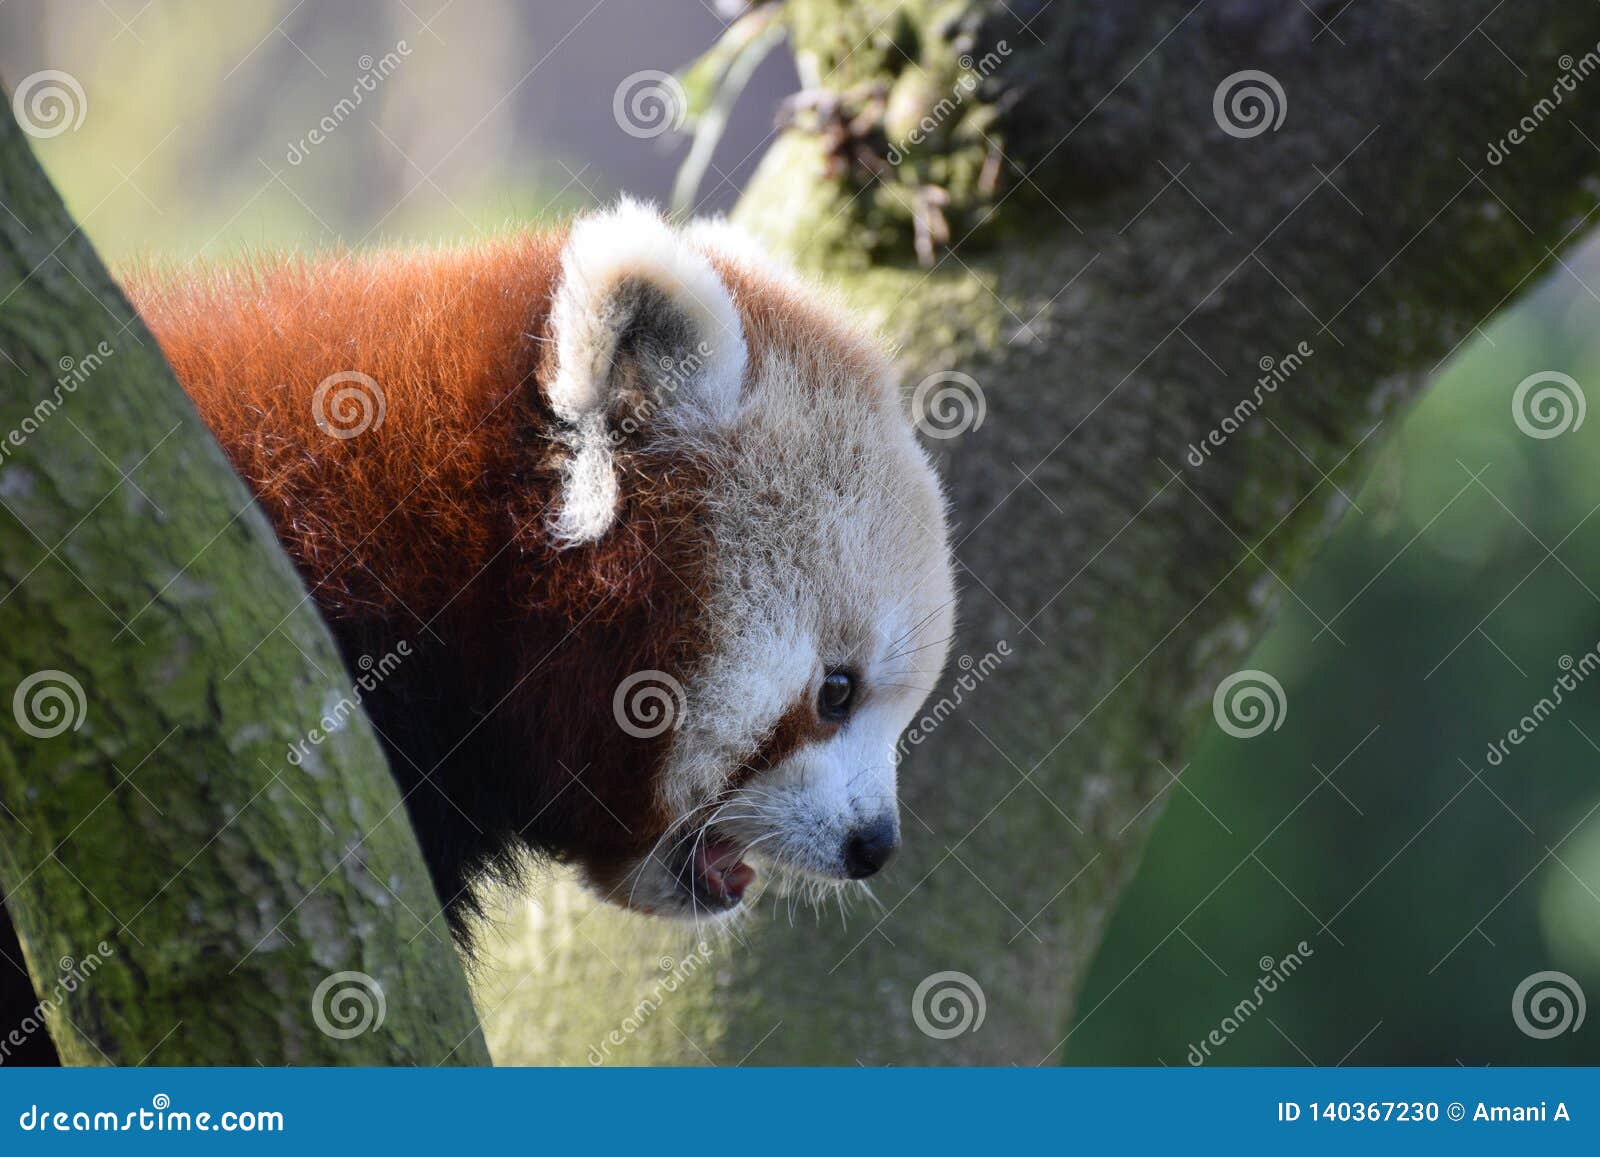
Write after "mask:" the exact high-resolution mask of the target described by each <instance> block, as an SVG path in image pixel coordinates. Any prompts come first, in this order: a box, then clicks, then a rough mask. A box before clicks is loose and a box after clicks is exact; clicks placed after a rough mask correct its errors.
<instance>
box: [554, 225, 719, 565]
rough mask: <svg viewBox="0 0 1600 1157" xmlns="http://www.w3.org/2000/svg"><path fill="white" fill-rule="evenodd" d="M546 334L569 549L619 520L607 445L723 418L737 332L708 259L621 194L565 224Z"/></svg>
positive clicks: (561, 520) (559, 533)
mask: <svg viewBox="0 0 1600 1157" xmlns="http://www.w3.org/2000/svg"><path fill="white" fill-rule="evenodd" d="M550 337H551V341H552V343H553V345H554V352H555V359H554V372H553V373H551V374H550V375H549V380H548V381H547V382H546V383H545V385H544V392H545V398H546V400H547V401H548V402H549V404H550V408H551V409H552V410H553V411H555V414H556V416H557V417H558V418H560V419H561V421H562V422H563V423H565V425H566V426H567V430H566V431H565V440H566V441H567V442H568V443H569V445H570V446H571V450H572V454H571V457H570V459H569V460H568V462H567V465H566V467H565V470H564V472H563V477H562V492H561V495H560V497H559V500H558V502H557V507H556V514H555V518H554V520H553V524H552V532H553V533H554V535H555V537H556V539H557V541H559V542H560V543H561V544H562V545H566V546H572V545H577V544H579V543H583V542H592V541H594V540H595V539H597V538H599V537H600V536H602V535H603V534H605V532H606V531H607V530H609V529H610V528H611V526H612V524H613V523H614V522H615V520H616V511H617V503H618V498H619V484H618V479H617V474H616V468H615V463H614V460H613V454H612V451H613V448H614V447H615V446H617V445H619V444H621V443H622V442H624V441H626V440H630V439H643V440H648V439H649V437H650V435H651V434H652V433H653V432H669V431H671V432H678V433H692V432H693V431H694V430H696V429H704V428H711V427H725V426H726V425H728V424H729V423H731V422H732V420H733V416H734V412H735V411H736V409H737V408H738V403H739V390H740V383H741V381H742V380H743V378H744V367H745V360H746V352H745V341H744V331H743V326H742V325H741V323H740V321H739V313H738V310H737V309H736V308H735V306H734V303H733V297H732V295H731V294H730V293H729V292H728V287H727V286H726V285H725V284H724V283H723V281H722V279H721V278H720V277H719V276H717V272H716V270H714V269H713V268H712V267H711V263H710V262H709V261H707V260H706V258H705V257H704V256H703V255H702V254H700V253H699V252H698V251H696V250H695V249H693V248H692V247H691V246H690V245H689V244H688V243H687V242H685V241H684V239H683V238H682V237H681V236H680V235H679V234H678V233H676V232H674V231H673V229H672V228H671V227H670V226H669V225H668V224H667V223H666V222H665V221H664V220H662V218H661V217H660V215H659V214H657V213H656V211H655V210H654V209H652V208H650V207H649V206H647V205H642V204H640V203H639V202H636V201H631V200H627V199H624V200H623V201H622V202H620V203H619V204H618V205H617V207H616V208H615V209H612V210H610V211H608V212H605V213H601V214H596V215H594V216H590V217H585V218H583V219H581V220H580V221H578V222H577V223H576V224H575V225H574V226H573V227H572V232H571V234H570V235H569V236H568V239H567V243H566V247H565V249H564V250H563V251H562V254H561V273H560V279H559V281H558V283H557V285H556V289H555V295H554V298H553V300H552V303H551V310H550Z"/></svg>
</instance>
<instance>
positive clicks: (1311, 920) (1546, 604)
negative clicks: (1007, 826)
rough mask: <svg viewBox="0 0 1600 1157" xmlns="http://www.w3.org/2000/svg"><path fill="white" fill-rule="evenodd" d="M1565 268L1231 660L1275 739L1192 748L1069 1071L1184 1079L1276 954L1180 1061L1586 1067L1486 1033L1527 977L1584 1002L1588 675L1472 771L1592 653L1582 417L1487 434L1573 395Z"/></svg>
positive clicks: (1589, 975)
mask: <svg viewBox="0 0 1600 1157" xmlns="http://www.w3.org/2000/svg"><path fill="white" fill-rule="evenodd" d="M1569 263H1570V265H1571V267H1572V268H1571V271H1570V272H1569V271H1568V270H1565V269H1563V268H1562V267H1561V266H1560V265H1558V264H1556V263H1555V262H1554V261H1552V262H1551V263H1550V266H1551V268H1550V269H1549V270H1546V271H1545V272H1546V274H1547V278H1546V280H1545V281H1544V283H1543V284H1542V285H1541V287H1540V288H1539V289H1538V290H1537V291H1536V292H1534V293H1532V294H1530V295H1529V296H1528V297H1527V298H1526V299H1525V300H1524V301H1522V302H1521V303H1520V304H1519V305H1517V306H1516V307H1515V308H1514V309H1512V310H1511V311H1510V312H1508V313H1507V314H1505V315H1503V316H1501V317H1499V318H1498V319H1496V320H1495V321H1493V322H1492V323H1491V324H1489V325H1487V326H1486V328H1485V330H1484V331H1483V332H1481V333H1480V334H1477V335H1474V338H1473V340H1472V341H1471V342H1469V343H1468V344H1466V345H1465V346H1464V347H1463V348H1462V350H1461V351H1460V353H1459V355H1458V357H1457V358H1456V360H1455V361H1454V362H1453V363H1452V364H1450V365H1449V366H1448V367H1447V368H1446V370H1445V372H1444V373H1443V374H1442V376H1441V377H1440V379H1439V380H1438V381H1437V382H1436V383H1435V384H1434V385H1433V386H1432V387H1431V388H1430V389H1429V391H1428V392H1427V393H1426V394H1425V395H1424V397H1423V398H1422V400H1421V401H1420V403H1418V404H1417V405H1416V406H1415V407H1414V408H1413V409H1412V410H1411V411H1410V412H1409V413H1407V414H1405V415H1403V416H1402V417H1401V418H1400V419H1398V420H1391V422H1390V423H1388V425H1389V426H1392V427H1395V428H1392V429H1385V430H1380V431H1379V435H1378V437H1379V438H1380V439H1382V440H1383V444H1382V447H1381V449H1380V450H1379V451H1378V453H1377V454H1376V455H1374V456H1373V457H1374V461H1373V463H1372V466H1371V468H1370V472H1369V474H1368V477H1367V478H1366V480H1365V482H1364V483H1363V484H1362V485H1361V486H1360V487H1359V489H1358V490H1355V491H1351V490H1350V486H1349V484H1348V483H1345V482H1343V481H1340V484H1341V485H1343V486H1345V489H1346V491H1347V493H1350V495H1351V497H1352V498H1353V499H1354V502H1355V508H1353V509H1351V510H1349V511H1348V512H1347V513H1346V515H1345V517H1344V521H1343V523H1342V524H1341V526H1340V528H1339V530H1338V532H1337V533H1336V534H1335V536H1334V537H1333V539H1332V540H1331V541H1330V542H1329V543H1328V545H1327V546H1326V547H1325V549H1324V550H1323V551H1322V553H1321V556H1320V557H1319V558H1318V559H1317V560H1315V562H1314V563H1313V564H1312V565H1311V566H1310V567H1309V568H1307V573H1306V574H1305V575H1304V576H1303V577H1302V578H1292V577H1291V578H1290V581H1291V583H1292V584H1293V585H1294V588H1295V593H1296V594H1298V596H1299V599H1296V598H1294V597H1293V596H1290V595H1288V594H1287V593H1283V592H1280V599H1281V611H1280V619H1279V623H1278V626H1277V627H1276V628H1275V629H1274V630H1273V632H1272V633H1271V634H1270V636H1269V637H1268V638H1267V639H1266V640H1265V641H1264V642H1263V644H1262V645H1261V647H1260V648H1259V649H1258V651H1257V653H1256V654H1255V656H1254V657H1253V658H1252V659H1251V661H1250V664H1249V665H1250V666H1252V667H1256V668H1260V669H1263V670H1266V671H1268V672H1271V673H1272V674H1274V675H1275V676H1276V677H1277V678H1278V679H1279V680H1280V681H1281V682H1282V684H1283V687H1284V690H1285V692H1286V695H1287V702H1288V709H1287V712H1286V713H1285V715H1284V720H1283V724H1282V726H1281V728H1280V729H1279V730H1277V731H1269V732H1267V733H1266V734H1263V735H1261V736H1260V737H1258V738H1254V739H1235V738H1231V737H1230V736H1228V735H1227V734H1225V733H1223V732H1222V731H1221V730H1220V729H1217V728H1212V730H1211V732H1210V734H1209V735H1208V736H1207V737H1206V739H1205V741H1204V742H1203V743H1202V745H1201V747H1200V749H1199V751H1198V752H1197V753H1196V756H1195V758H1194V760H1193V762H1192V763H1191V764H1190V766H1189V767H1188V768H1187V769H1186V770H1185V771H1183V773H1182V775H1181V779H1180V782H1179V785H1178V786H1172V787H1169V789H1168V792H1167V810H1166V813H1165V815H1164V816H1163V818H1162V819H1161V820H1160V821H1159V823H1158V825H1157V829H1156V832H1155V835H1154V838H1153V840H1152V842H1151V844H1150V846H1149V849H1148V851H1147V853H1146V856H1145V860H1144V863H1143V866H1142V868H1141V870H1140V873H1139V876H1138V878H1137V880H1136V882H1135V884H1134V886H1133V887H1132V888H1131V889H1130V890H1129V892H1128V893H1127V895H1126V896H1125V897H1124V899H1123V902H1122V906H1121V907H1120V908H1119V909H1118V912H1117V915H1116V917H1115V919H1114V921H1113V925H1112V928H1111V931H1110V932H1109V934H1108V937H1107V940H1106V943H1105V945H1104V947H1103V949H1102V951H1101V953H1100V955H1099V958H1098V959H1097V961H1096V964H1095V968H1094V971H1093V974H1092V976H1091V978H1090V981H1089V984H1088V987H1087V989H1086V991H1085V993H1084V995H1083V999H1082V1001H1081V1003H1080V1008H1079V1013H1078V1018H1077V1021H1076V1024H1075V1026H1074V1028H1073V1030H1072V1036H1071V1038H1070V1041H1069V1043H1068V1049H1067V1060H1068V1063H1073V1064H1142V1065H1154V1064H1168V1065H1179V1066H1181V1065H1184V1064H1187V1063H1192V1062H1191V1060H1190V1059H1189V1058H1190V1046H1191V1045H1198V1044H1199V1043H1200V1042H1201V1041H1202V1040H1203V1039H1204V1038H1205V1037H1206V1035H1207V1034H1208V1033H1209V1032H1210V1031H1211V1030H1212V1029H1213V1028H1216V1027H1217V1026H1218V1025H1219V1024H1220V1023H1221V1022H1222V1021H1223V1019H1224V1018H1225V1017H1228V1016H1230V1015H1231V1014H1232V1013H1233V1011H1234V1009H1235V1006H1236V1005H1238V1004H1239V1002H1240V1001H1241V1000H1244V999H1245V998H1247V997H1250V996H1251V994H1252V990H1253V988H1254V987H1255V984H1256V981H1257V979H1258V977H1259V976H1260V975H1261V971H1260V964H1261V962H1262V958H1271V960H1273V961H1278V960H1281V959H1283V957H1284V956H1285V955H1287V954H1288V953H1289V952H1291V951H1293V950H1294V949H1295V946H1296V945H1297V944H1298V942H1300V941H1302V940H1304V941H1306V942H1307V944H1308V946H1309V947H1310V948H1311V950H1312V954H1311V955H1309V956H1307V957H1306V963H1305V965H1304V967H1303V968H1301V969H1300V970H1299V971H1298V972H1297V973H1295V975H1293V976H1292V977H1291V978H1290V979H1288V980H1287V981H1286V982H1285V983H1283V984H1282V985H1281V986H1279V987H1278V989H1277V991H1276V992H1273V993H1271V994H1268V995H1266V996H1265V997H1264V999H1263V1000H1262V1003H1261V1005H1260V1007H1259V1010H1258V1011H1255V1012H1254V1013H1253V1015H1250V1016H1248V1017H1245V1018H1242V1020H1243V1023H1242V1025H1241V1027H1240V1028H1239V1029H1238V1031H1237V1032H1236V1033H1234V1034H1233V1035H1231V1036H1229V1037H1228V1038H1227V1041H1226V1043H1225V1044H1224V1045H1222V1046H1221V1047H1215V1046H1214V1047H1213V1049H1212V1057H1211V1059H1210V1060H1209V1061H1207V1062H1206V1063H1212V1064H1270V1065H1301V1064H1306V1063H1308V1062H1310V1063H1315V1064H1318V1065H1332V1064H1337V1063H1340V1062H1341V1061H1342V1062H1343V1063H1345V1064H1398V1063H1434V1064H1446V1065H1448V1064H1456V1063H1460V1064H1463V1065H1477V1064H1485V1063H1488V1062H1490V1061H1492V1062H1494V1063H1496V1064H1502V1063H1518V1064H1570V1063H1588V1064H1593V1063H1597V1062H1600V1009H1596V1008H1590V1009H1589V1012H1588V1016H1587V1017H1586V1020H1585V1023H1584V1025H1583V1026H1582V1027H1581V1028H1580V1029H1578V1030H1577V1031H1575V1032H1567V1033H1564V1034H1561V1035H1558V1036H1555V1037H1552V1038H1550V1039H1545V1040H1538V1039H1533V1038H1530V1037H1529V1036H1526V1035H1524V1034H1523V1033H1522V1032H1521V1031H1520V1030H1519V1029H1518V1028H1517V1026H1516V1022H1515V1021H1514V1020H1513V1017H1512V995H1513V993H1514V991H1515V990H1516V988H1517V985H1518V984H1519V983H1520V982H1521V981H1522V980H1523V979H1524V978H1525V977H1527V976H1529V975H1530V974H1532V973H1535V972H1540V971H1544V970H1547V969H1555V970H1560V971H1563V972H1566V973H1568V974H1570V975H1571V976H1572V977H1573V978H1575V979H1576V980H1577V981H1578V982H1579V984H1580V985H1581V986H1582V987H1583V989H1584V991H1585V995H1586V999H1587V1001H1588V1003H1590V1004H1593V1003H1594V1002H1595V1001H1597V1000H1600V810H1597V809H1600V675H1595V676H1591V677H1590V678H1589V679H1588V680H1585V681H1583V682H1581V683H1579V684H1578V687H1577V690H1576V692H1574V693H1570V694H1568V695H1567V696H1566V700H1565V702H1564V703H1562V704H1561V705H1560V706H1559V707H1557V708H1556V710H1555V713H1554V714H1553V715H1551V716H1550V717H1549V718H1547V719H1546V720H1544V721H1543V722H1542V723H1541V724H1539V726H1538V727H1537V729H1536V730H1535V731H1534V732H1533V733H1532V735H1531V737H1530V738H1529V739H1528V740H1527V741H1526V742H1524V743H1523V744H1521V745H1520V746H1514V747H1510V748H1508V749H1507V750H1508V752H1509V754H1508V755H1507V756H1506V757H1505V758H1504V760H1503V762H1501V763H1500V765H1499V766H1493V765H1491V764H1490V762H1489V761H1488V759H1487V753H1488V747H1489V744H1490V743H1491V742H1492V741H1495V740H1498V739H1502V738H1503V737H1504V736H1505V734H1506V732H1507V730H1508V729H1510V728H1511V727H1514V726H1517V725H1518V722H1519V720H1520V719H1521V718H1522V717H1523V716H1524V715H1525V714H1526V713H1528V712H1529V711H1530V710H1532V708H1533V707H1534V705H1535V704H1536V703H1538V702H1539V700H1540V699H1541V698H1543V697H1546V696H1549V695H1550V693H1551V688H1552V687H1553V686H1554V685H1555V683H1556V680H1557V678H1558V677H1559V676H1561V675H1562V674H1563V673H1564V672H1563V668H1562V666H1560V665H1559V664H1560V662H1561V659H1562V657H1563V656H1569V657H1570V658H1572V659H1573V660H1576V659H1578V658H1579V657H1580V656H1581V655H1582V654H1584V653H1585V652H1587V651H1590V650H1592V649H1593V648H1595V647H1596V646H1600V417H1596V416H1594V415H1590V416H1589V418H1588V420H1587V421H1585V423H1584V424H1583V425H1582V426H1580V427H1578V428H1576V429H1573V430H1572V431H1570V432H1568V433H1566V434H1563V435H1561V436H1560V437H1556V438H1551V439H1548V440H1540V439H1535V438H1530V437H1528V436H1526V435H1524V434H1523V433H1522V432H1521V431H1520V430H1519V429H1518V427H1517V425H1516V424H1515V422H1514V421H1513V418H1512V395H1513V392H1514V391H1515V389H1516V387H1517V385H1518V383H1520V382H1521V381H1522V380H1523V379H1524V378H1526V377H1527V376H1528V375H1529V374H1532V373H1535V372H1538V371H1544V370H1557V371H1562V372H1565V373H1568V374H1571V375H1572V376H1573V377H1574V378H1575V379H1576V380H1577V381H1578V382H1579V383H1580V384H1581V385H1582V386H1584V388H1585V389H1586V390H1587V393H1588V397H1589V398H1590V399H1591V400H1592V403H1591V404H1593V403H1600V391H1597V389H1596V387H1597V386H1600V334H1597V332H1596V327H1595V320H1596V318H1597V317H1600V297H1596V295H1595V293H1594V291H1593V290H1591V289H1590V288H1589V287H1590V286H1592V285H1597V284H1600V247H1595V246H1590V247H1588V248H1586V249H1585V250H1584V251H1583V252H1582V253H1581V254H1580V257H1579V258H1578V259H1569ZM1341 336H1343V337H1344V339H1345V340H1353V338H1352V335H1348V334H1345V335H1341ZM1313 373H1314V366H1308V368H1307V370H1306V372H1305V376H1304V377H1303V378H1302V379H1300V380H1297V382H1296V383H1295V385H1296V388H1308V389H1315V388H1316V383H1315V380H1314V378H1313V377H1312V376H1311V375H1312V374H1313ZM1269 405H1270V403H1269ZM1327 465H1328V464H1326V463H1325V464H1324V466H1327ZM1328 485H1329V484H1328V483H1324V487H1326V486H1328ZM1552 551H1553V553H1551V552H1552ZM1286 577H1289V576H1286ZM1300 600H1304V604H1305V605H1302V603H1301V601H1300ZM1307 608H1310V609H1309V610H1308V609H1307ZM1319 620H1320V621H1319ZM1324 624H1326V625H1327V627H1328V629H1327V630H1324ZM1324 777H1326V778H1324Z"/></svg>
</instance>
